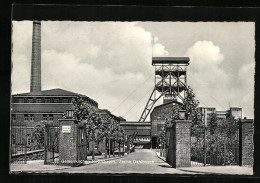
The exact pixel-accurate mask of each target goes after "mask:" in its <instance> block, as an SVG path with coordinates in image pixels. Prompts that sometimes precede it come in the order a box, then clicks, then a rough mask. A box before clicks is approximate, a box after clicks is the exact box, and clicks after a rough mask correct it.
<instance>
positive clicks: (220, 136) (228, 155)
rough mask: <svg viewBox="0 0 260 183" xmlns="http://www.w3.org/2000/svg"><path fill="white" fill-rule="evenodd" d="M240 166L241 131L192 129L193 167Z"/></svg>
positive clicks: (216, 128) (217, 128) (218, 128)
mask: <svg viewBox="0 0 260 183" xmlns="http://www.w3.org/2000/svg"><path fill="white" fill-rule="evenodd" d="M225 165H239V130H238V127H237V128H236V129H235V130H233V132H230V131H229V129H226V130H223V128H220V127H215V128H210V129H209V128H206V127H192V128H191V166H225Z"/></svg>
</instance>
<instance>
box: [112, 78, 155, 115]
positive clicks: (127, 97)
mask: <svg viewBox="0 0 260 183" xmlns="http://www.w3.org/2000/svg"><path fill="white" fill-rule="evenodd" d="M152 75H153V74H151V75H150V76H148V78H146V80H145V81H144V82H143V83H141V84H140V85H138V86H137V87H136V88H135V89H134V90H133V91H132V92H131V93H130V95H128V96H127V97H126V98H125V99H124V100H123V101H122V102H120V103H119V104H118V105H117V106H116V108H114V109H113V110H112V112H114V111H115V110H117V109H118V107H119V106H120V105H121V104H122V103H124V102H125V101H126V100H127V99H128V98H129V97H130V96H131V95H133V94H134V93H135V91H136V90H137V89H139V88H140V87H141V86H142V85H143V84H144V83H145V82H147V81H148V80H149V79H150V77H151V76H152Z"/></svg>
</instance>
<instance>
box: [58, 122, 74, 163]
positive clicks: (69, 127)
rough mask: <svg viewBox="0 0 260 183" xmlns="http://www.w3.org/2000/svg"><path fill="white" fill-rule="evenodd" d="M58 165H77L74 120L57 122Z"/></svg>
mask: <svg viewBox="0 0 260 183" xmlns="http://www.w3.org/2000/svg"><path fill="white" fill-rule="evenodd" d="M59 124H60V125H59V128H60V132H59V164H60V165H75V164H77V163H78V162H77V132H78V131H77V128H78V126H77V121H76V120H74V119H60V120H59Z"/></svg>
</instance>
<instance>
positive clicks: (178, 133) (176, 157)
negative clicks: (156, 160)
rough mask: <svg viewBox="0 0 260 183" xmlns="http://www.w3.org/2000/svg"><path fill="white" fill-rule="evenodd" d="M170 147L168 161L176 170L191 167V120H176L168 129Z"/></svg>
mask: <svg viewBox="0 0 260 183" xmlns="http://www.w3.org/2000/svg"><path fill="white" fill-rule="evenodd" d="M167 133H168V135H167V136H168V137H167V138H168V140H169V147H168V153H167V158H166V161H167V162H168V163H169V164H170V165H171V166H172V167H174V168H180V167H190V166H191V161H190V150H191V148H190V142H191V120H176V121H175V122H174V123H173V125H172V127H169V128H167Z"/></svg>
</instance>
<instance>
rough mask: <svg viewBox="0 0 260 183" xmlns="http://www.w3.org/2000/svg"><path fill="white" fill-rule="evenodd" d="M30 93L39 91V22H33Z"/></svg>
mask: <svg viewBox="0 0 260 183" xmlns="http://www.w3.org/2000/svg"><path fill="white" fill-rule="evenodd" d="M30 91H31V92H39V91H41V22H40V21H33V36H32V60H31V88H30Z"/></svg>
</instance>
